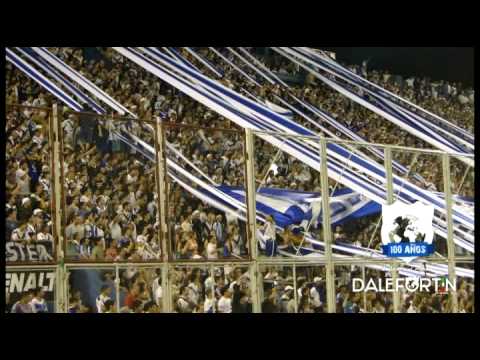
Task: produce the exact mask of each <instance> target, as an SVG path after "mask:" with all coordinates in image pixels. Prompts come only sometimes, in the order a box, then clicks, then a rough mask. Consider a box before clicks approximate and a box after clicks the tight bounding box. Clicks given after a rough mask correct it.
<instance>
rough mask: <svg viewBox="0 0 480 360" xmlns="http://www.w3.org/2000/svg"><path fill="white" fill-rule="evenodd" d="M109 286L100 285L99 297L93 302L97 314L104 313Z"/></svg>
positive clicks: (108, 298) (108, 297) (108, 296)
mask: <svg viewBox="0 0 480 360" xmlns="http://www.w3.org/2000/svg"><path fill="white" fill-rule="evenodd" d="M110 291H111V289H110V286H108V285H102V287H101V289H100V295H98V296H97V299H96V300H95V303H96V305H97V312H98V313H103V312H104V311H103V310H104V305H105V302H106V301H107V300H110Z"/></svg>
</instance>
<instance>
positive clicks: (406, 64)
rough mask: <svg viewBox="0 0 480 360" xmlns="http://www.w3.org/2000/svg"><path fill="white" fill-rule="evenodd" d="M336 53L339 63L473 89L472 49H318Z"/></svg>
mask: <svg viewBox="0 0 480 360" xmlns="http://www.w3.org/2000/svg"><path fill="white" fill-rule="evenodd" d="M319 48H320V49H324V50H330V51H334V52H335V53H337V60H340V61H344V62H346V63H349V64H361V62H362V60H364V59H368V58H370V62H369V64H368V66H369V68H377V69H384V70H389V71H390V72H391V73H394V74H399V75H404V76H405V75H406V76H408V75H415V76H428V77H430V79H432V80H448V81H453V82H462V83H463V84H464V85H467V86H473V79H474V72H473V71H474V70H473V69H474V67H473V59H474V49H473V48H472V47H319Z"/></svg>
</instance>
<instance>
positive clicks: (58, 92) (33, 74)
mask: <svg viewBox="0 0 480 360" xmlns="http://www.w3.org/2000/svg"><path fill="white" fill-rule="evenodd" d="M5 51H6V59H7V61H9V62H11V63H12V64H14V65H15V66H16V67H17V69H19V70H20V71H22V72H23V73H25V74H26V75H27V76H28V77H29V78H30V79H33V80H35V82H37V83H38V84H39V85H40V86H42V87H43V88H44V89H46V90H47V91H48V92H50V93H51V94H53V95H55V96H56V97H57V98H58V99H59V100H60V101H62V102H63V103H64V104H65V105H67V106H69V107H70V108H72V109H74V110H76V111H80V110H82V105H81V104H79V103H78V102H76V101H75V100H73V99H72V98H70V97H69V96H68V95H67V94H66V93H65V92H64V91H63V90H62V89H60V88H59V87H58V86H56V85H55V84H53V83H52V82H50V81H48V80H47V78H46V77H45V76H43V75H42V74H41V73H40V72H39V71H37V70H35V69H34V68H33V67H32V66H30V65H29V64H28V63H27V62H26V61H24V60H23V59H22V58H20V56H18V55H16V54H15V53H14V52H13V51H11V50H10V49H8V48H6V49H5Z"/></svg>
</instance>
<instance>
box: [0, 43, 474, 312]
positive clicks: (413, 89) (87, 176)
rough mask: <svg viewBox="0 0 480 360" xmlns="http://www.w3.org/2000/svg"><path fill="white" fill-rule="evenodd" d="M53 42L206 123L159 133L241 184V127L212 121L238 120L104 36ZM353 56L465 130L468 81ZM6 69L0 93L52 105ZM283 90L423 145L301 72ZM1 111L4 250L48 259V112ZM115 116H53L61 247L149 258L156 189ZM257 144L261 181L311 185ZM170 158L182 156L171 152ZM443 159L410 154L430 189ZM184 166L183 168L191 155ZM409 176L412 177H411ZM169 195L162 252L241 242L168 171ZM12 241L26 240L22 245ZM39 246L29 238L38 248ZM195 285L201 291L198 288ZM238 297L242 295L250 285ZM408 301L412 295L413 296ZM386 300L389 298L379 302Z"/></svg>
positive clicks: (229, 247)
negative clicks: (100, 43) (381, 67)
mask: <svg viewBox="0 0 480 360" xmlns="http://www.w3.org/2000/svg"><path fill="white" fill-rule="evenodd" d="M50 50H51V51H52V52H53V53H54V54H56V55H58V56H59V57H60V58H62V59H63V60H64V61H66V62H67V63H68V64H69V65H70V66H72V67H73V68H75V69H76V70H78V71H80V72H81V73H82V74H83V75H84V76H86V77H87V78H89V79H90V80H92V81H93V82H94V83H95V84H96V85H97V86H99V87H101V88H102V89H103V90H105V91H106V93H108V94H109V95H111V96H112V97H113V98H114V99H116V100H117V101H119V102H120V103H122V104H123V105H124V106H125V107H127V108H128V109H129V110H130V111H132V112H133V113H135V114H137V115H138V116H139V117H141V118H146V119H152V118H154V117H156V116H161V117H162V118H164V119H166V120H168V121H170V122H172V123H176V124H186V125H194V126H198V127H204V128H211V130H210V129H208V130H207V129H204V130H184V129H182V130H181V131H180V130H179V129H176V128H170V129H169V130H168V131H167V136H166V139H167V141H169V143H170V144H171V145H172V146H173V148H174V149H176V150H177V151H179V152H180V153H182V154H183V155H184V156H185V157H186V158H188V159H189V160H190V161H191V162H192V163H193V164H194V165H195V166H197V167H198V168H199V169H200V170H201V171H202V172H204V173H205V174H207V175H208V176H209V177H210V178H211V179H212V180H213V181H214V182H215V183H216V184H223V185H230V186H243V183H244V167H243V165H244V161H243V142H242V139H243V138H242V136H240V135H238V134H235V133H227V132H222V131H219V130H214V129H213V128H224V129H236V128H237V126H236V125H235V124H233V123H231V122H230V121H229V120H227V119H225V118H223V117H222V116H219V115H217V114H215V113H214V112H212V111H210V110H209V109H207V108H206V107H204V106H203V105H200V104H198V103H196V102H195V101H193V100H192V99H190V98H189V97H187V96H185V95H183V94H181V93H179V92H178V91H177V90H175V89H172V88H170V87H169V86H168V85H167V84H165V83H163V82H161V81H160V80H159V79H158V78H156V77H155V76H154V75H152V74H150V73H148V72H147V71H145V70H144V69H142V68H140V67H138V66H137V65H136V64H134V63H133V62H131V61H128V60H127V59H125V58H124V57H122V56H121V55H120V54H119V53H117V52H115V51H114V50H113V49H111V48H97V53H98V54H100V55H101V59H97V60H92V59H86V58H85V56H84V55H83V51H82V49H81V48H76V49H75V48H50ZM201 53H202V54H203V55H204V56H205V57H206V58H207V59H208V60H209V61H210V62H211V63H213V64H215V65H216V66H218V67H219V68H222V71H224V73H225V76H224V79H222V80H221V81H222V82H223V83H224V84H225V85H227V86H229V87H231V88H232V89H234V90H236V91H240V92H242V89H245V90H247V91H248V92H250V93H251V94H253V95H254V96H256V97H258V98H261V99H263V100H269V101H271V102H273V103H276V99H275V97H274V95H275V94H278V95H282V94H285V93H286V90H285V89H283V88H281V87H280V86H277V85H270V84H268V83H265V84H263V86H262V87H261V88H257V87H255V85H253V84H251V83H249V82H248V80H246V79H245V78H244V77H242V76H241V75H239V74H238V73H237V72H236V71H235V70H234V69H233V68H231V67H230V66H224V63H223V65H222V61H221V60H219V58H218V57H216V55H215V54H213V53H212V52H207V51H203V50H201ZM182 54H183V55H184V56H185V57H186V58H187V59H188V60H189V61H191V62H192V63H193V64H195V65H196V66H198V67H199V68H201V69H202V70H205V72H206V73H207V74H209V75H212V76H214V75H213V74H212V73H209V70H208V69H207V68H204V67H203V65H202V64H201V63H199V62H198V61H197V60H196V59H195V58H193V57H191V55H190V54H188V53H186V52H182ZM225 55H227V53H225ZM227 56H228V57H229V59H230V60H231V61H233V62H235V63H236V64H237V65H238V66H242V65H241V63H240V62H238V61H237V59H235V58H233V57H232V56H231V55H227ZM267 64H268V65H269V66H271V68H272V69H274V70H276V71H277V72H279V73H285V74H288V73H290V74H295V73H296V69H295V67H294V66H292V64H288V63H286V62H285V59H282V60H281V61H280V62H278V57H274V58H273V63H267ZM350 68H351V69H352V70H353V71H356V72H359V73H362V75H364V76H366V77H367V78H368V79H369V80H371V81H373V82H375V83H378V84H380V85H382V86H384V87H386V88H387V89H388V90H390V91H393V92H394V93H396V94H399V95H401V96H403V97H405V98H406V99H408V100H411V101H413V102H415V103H417V104H418V105H420V106H422V107H425V108H426V109H428V110H430V111H432V112H434V113H436V114H439V115H441V116H443V117H445V118H447V119H449V120H451V121H453V122H454V123H456V124H458V125H460V126H462V127H463V128H465V129H467V130H469V131H471V132H472V133H473V130H474V120H473V119H474V101H473V90H471V89H466V88H463V87H462V85H461V84H449V83H447V82H443V81H442V82H439V83H433V82H432V81H430V80H429V79H421V78H411V79H402V78H401V77H399V76H395V75H391V74H389V73H388V72H387V71H383V72H381V71H375V70H374V71H366V69H365V68H362V67H358V66H351V67H350ZM242 69H243V70H244V71H245V72H247V73H249V75H250V76H252V77H255V78H256V80H257V81H261V78H259V77H258V76H257V74H255V73H254V72H252V71H251V70H250V69H249V68H247V67H243V66H242ZM6 75H7V76H6V82H7V103H21V104H22V105H26V106H50V105H51V104H52V102H54V99H53V97H52V96H51V95H50V94H48V93H46V92H45V91H44V90H43V89H41V88H40V87H39V86H38V85H37V84H36V83H35V82H33V81H32V80H30V79H28V78H27V77H25V76H24V75H23V74H22V73H20V72H19V71H18V70H16V69H14V68H13V67H12V66H11V64H7V73H6ZM291 91H292V92H293V93H294V94H295V95H296V96H298V97H299V98H301V99H304V100H308V101H309V102H310V103H311V104H313V105H315V106H317V107H319V108H321V109H323V110H325V111H327V112H329V113H331V114H332V116H333V117H334V118H336V119H337V120H338V121H340V122H341V123H343V124H344V125H345V126H347V127H349V128H350V129H351V130H353V131H355V132H357V133H358V134H360V135H361V136H363V137H364V138H365V139H367V140H368V141H369V142H374V143H390V144H398V145H405V146H415V147H422V148H426V147H429V146H428V145H427V144H426V143H425V142H423V141H422V140H419V139H416V138H414V137H413V136H411V135H409V134H407V133H406V132H405V131H404V130H402V129H400V128H399V127H397V126H395V125H393V124H391V123H390V122H388V121H385V120H383V119H382V118H380V117H379V116H377V115H376V114H374V113H373V112H371V111H369V110H367V109H365V108H363V107H360V106H358V105H355V104H353V103H352V102H351V101H350V100H348V99H346V98H344V97H342V96H341V95H340V94H338V93H336V92H334V91H332V90H330V89H329V88H327V87H326V86H324V85H323V84H319V83H318V82H315V81H314V80H313V79H312V78H310V77H308V76H307V78H306V82H305V84H303V85H301V86H299V85H293V86H292V87H291ZM278 105H280V106H281V104H278ZM294 119H295V121H298V122H299V123H302V124H303V125H304V126H306V127H309V128H312V129H314V128H313V127H312V125H311V124H310V123H308V122H303V120H302V118H300V117H298V116H296V115H295V118H294ZM6 120H7V121H6V135H7V148H6V150H7V153H6V162H7V172H6V195H7V197H6V210H7V220H6V239H7V243H13V244H15V246H17V247H18V249H19V250H18V251H17V252H10V253H11V254H12V256H8V254H9V251H8V250H7V261H19V260H21V259H22V256H21V255H23V257H24V258H25V257H26V258H27V259H30V260H32V261H35V259H36V257H35V255H32V252H33V250H32V249H31V245H32V244H35V245H36V244H41V245H44V246H45V247H46V249H47V255H46V256H45V255H44V256H43V257H42V259H43V261H48V260H51V259H52V258H51V256H52V254H53V249H54V246H53V243H52V242H53V240H52V229H51V224H52V222H51V216H50V214H51V206H50V203H51V198H50V196H51V179H50V158H49V157H50V155H49V142H48V120H47V112H46V111H40V110H33V109H21V110H20V109H15V108H9V109H8V111H7V114H6ZM117 125H118V124H116V123H114V122H113V121H110V120H109V121H97V119H95V118H93V117H91V116H82V115H80V116H79V115H77V114H73V113H71V112H69V111H68V110H67V109H66V111H65V119H64V120H63V122H62V128H63V131H64V154H63V156H64V159H63V160H64V172H65V173H64V177H65V178H64V184H63V185H64V187H65V188H64V191H65V202H66V206H67V211H66V227H65V235H66V244H67V247H66V256H67V258H70V259H75V260H92V261H127V260H128V261H146V260H155V259H159V258H160V256H161V250H160V247H159V240H158V237H157V231H156V230H157V227H158V211H157V194H156V193H155V192H154V191H151V189H152V188H154V184H155V174H154V168H153V166H152V165H151V163H150V162H149V161H148V160H146V159H145V158H144V157H142V156H139V154H138V152H136V151H135V150H133V149H131V148H129V147H128V146H126V145H125V144H123V143H122V142H121V141H119V140H118V139H117V138H115V137H114V136H113V130H114V129H115V127H116V126H117ZM322 125H323V126H325V127H326V128H328V129H329V130H331V131H332V132H334V133H336V132H337V131H336V129H334V128H332V127H331V126H330V125H329V124H325V123H324V124H322ZM124 126H126V127H127V128H128V130H129V131H130V132H131V133H133V134H135V135H137V136H139V137H140V138H141V139H142V140H143V141H145V142H147V143H150V144H153V133H152V131H151V130H149V129H148V128H147V127H146V126H144V125H139V124H137V123H135V122H129V123H125V124H124ZM255 148H256V149H260V150H258V151H256V156H257V157H256V159H255V161H256V166H257V182H258V183H260V182H261V181H262V179H263V178H264V177H265V180H266V181H265V184H263V185H266V186H269V187H278V188H288V189H292V190H300V191H320V184H319V177H318V173H316V172H315V171H313V170H312V169H310V168H308V167H307V166H305V165H304V164H303V163H301V162H299V161H297V160H295V159H293V158H291V157H289V156H288V155H286V154H281V155H280V156H279V157H276V152H277V150H276V149H275V148H274V147H272V146H270V145H269V144H267V143H265V142H264V141H263V140H261V139H259V138H258V137H257V138H256V144H255ZM168 151H169V152H170V151H171V150H168ZM172 156H174V155H172ZM275 157H276V164H277V165H278V168H277V169H278V171H277V172H272V171H269V170H270V164H271V161H272V159H273V158H275ZM394 158H395V159H396V160H398V161H399V162H401V163H402V164H403V165H405V166H408V165H409V164H410V159H411V157H408V156H407V155H404V154H401V153H394ZM178 161H179V162H183V160H180V159H178ZM440 161H441V159H440V158H435V157H428V158H427V157H425V158H421V159H419V160H418V161H417V162H416V163H415V165H414V169H412V172H418V173H419V174H421V175H422V176H424V178H425V179H426V180H427V181H426V182H425V183H423V184H422V183H418V185H420V186H424V187H425V188H428V189H431V190H439V191H442V190H443V184H442V172H441V170H440V169H441V163H440ZM454 165H455V166H453V167H452V176H453V183H454V189H458V188H459V187H460V184H461V183H462V179H463V175H464V172H465V166H464V165H463V164H461V163H454ZM186 166H187V168H188V165H186ZM473 174H474V172H473V171H470V173H469V176H467V178H466V180H465V181H464V182H463V186H462V188H461V191H459V194H461V195H464V196H469V197H473V196H474V181H473V180H474V178H473ZM265 175H266V176H265ZM410 180H412V181H415V180H414V179H413V178H411V179H410ZM330 185H331V188H333V187H335V186H337V188H339V187H341V184H337V185H336V184H335V182H334V181H332V180H331V183H330ZM169 205H170V206H169V214H168V215H169V218H168V221H169V225H170V239H171V253H172V255H173V256H174V258H176V259H205V260H207V259H208V260H214V259H222V258H232V257H233V258H238V257H243V256H245V255H247V254H248V243H247V241H246V235H245V224H243V223H242V222H240V221H237V220H234V219H231V218H229V217H228V216H227V215H225V214H224V213H222V212H220V211H218V210H217V209H214V208H212V207H210V206H209V205H207V204H205V203H203V202H202V201H199V200H198V199H196V198H195V197H193V196H192V195H190V194H189V193H187V192H186V191H183V190H182V189H181V188H180V187H179V185H178V184H176V183H170V186H169ZM374 225H375V224H373V220H372V219H371V218H366V219H361V220H359V221H357V222H355V223H354V224H345V226H343V227H341V228H340V229H336V230H335V231H336V233H338V234H341V236H338V237H336V238H342V239H347V240H349V241H351V242H352V243H359V244H361V245H363V246H367V245H368V244H369V243H370V234H371V233H372V231H373V229H374ZM379 245H380V236H379V234H377V235H376V236H375V238H374V239H373V242H372V247H377V248H378V246H379ZM12 246H13V245H12ZM20 246H23V247H24V249H23V250H20V249H21V248H20ZM40 252H41V251H40V250H38V249H37V254H39V253H40ZM17 253H20V255H18V254H17ZM27 255H28V256H27ZM199 273H202V272H201V271H199ZM191 275H192V274H185V275H184V276H181V277H180V278H182V279H188V278H190V277H191ZM195 276H199V275H198V274H197V275H195ZM203 276H205V275H204V274H203V273H202V275H201V276H200V277H203ZM311 280H312V282H314V281H313V279H311ZM185 281H186V280H182V281H181V282H182V285H179V288H178V294H179V299H180V298H182V296H187V295H182V291H184V292H185V291H187V290H185V289H184V288H183V287H185V286H186V287H188V286H189V284H185ZM202 281H203V280H202ZM224 281H225V280H224ZM215 283H216V282H215ZM227 283H228V282H227ZM182 286H183V287H182ZM182 289H183V290H182ZM204 291H205V293H204V296H206V290H204ZM231 292H232V293H231V294H228V295H230V296H234V295H235V293H234V291H233V288H232V291H231ZM245 293H247V292H245ZM272 293H274V291H269V295H268V296H267V298H272V299H273V297H274V295H272ZM287 293H288V291H287ZM279 294H280V292H279V293H276V294H275V296H280V297H281V296H283V295H285V294H282V295H279ZM210 296H212V294H210ZM222 296H223V295H222ZM238 296H239V295H238V293H237V297H238ZM244 297H245V298H248V296H247V295H244ZM205 301H206V300H205ZM245 301H247V300H245ZM361 301H363V300H361ZM415 301H417V300H415ZM415 301H413V300H410V303H412V304H413V303H414V302H415ZM465 301H466V304H465V307H468V299H467V300H465ZM305 302H306V300H305ZM247 303H248V301H247ZM196 306H199V304H198V303H197V304H196ZM384 307H385V308H386V309H388V306H387V305H384ZM189 308H190V306H189ZM317 308H318V307H317ZM192 311H193V309H192ZM307 312H308V311H307Z"/></svg>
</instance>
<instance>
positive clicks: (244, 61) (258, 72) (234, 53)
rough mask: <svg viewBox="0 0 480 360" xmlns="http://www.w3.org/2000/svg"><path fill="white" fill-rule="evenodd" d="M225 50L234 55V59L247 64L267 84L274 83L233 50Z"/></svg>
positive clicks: (229, 48)
mask: <svg viewBox="0 0 480 360" xmlns="http://www.w3.org/2000/svg"><path fill="white" fill-rule="evenodd" d="M227 50H228V51H230V52H231V53H232V54H233V55H235V56H236V57H238V58H239V59H240V60H241V61H242V62H243V63H244V64H247V66H248V67H249V68H250V69H253V71H255V72H256V73H257V74H259V75H260V76H261V77H263V78H264V79H266V80H267V81H268V82H269V83H271V84H275V82H274V81H273V80H272V79H270V78H269V77H268V76H267V75H265V74H264V73H263V72H261V71H260V70H259V69H257V68H256V67H255V66H253V65H252V64H251V63H250V62H248V61H247V60H246V59H245V58H244V57H243V56H242V55H240V54H239V53H238V52H236V51H235V50H233V49H232V48H231V47H227Z"/></svg>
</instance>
